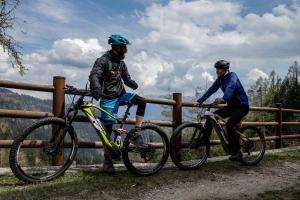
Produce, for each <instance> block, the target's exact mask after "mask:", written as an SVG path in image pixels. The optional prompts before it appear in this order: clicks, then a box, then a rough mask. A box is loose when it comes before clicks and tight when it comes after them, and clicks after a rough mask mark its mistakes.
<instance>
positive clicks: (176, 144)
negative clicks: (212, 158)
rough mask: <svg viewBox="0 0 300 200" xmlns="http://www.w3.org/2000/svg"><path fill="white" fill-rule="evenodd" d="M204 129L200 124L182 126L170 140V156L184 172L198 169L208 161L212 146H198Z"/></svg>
mask: <svg viewBox="0 0 300 200" xmlns="http://www.w3.org/2000/svg"><path fill="white" fill-rule="evenodd" d="M203 133H204V129H203V127H202V125H201V124H198V123H185V124H182V125H180V126H179V127H178V128H177V129H176V130H175V131H174V133H173V135H172V137H171V139H170V146H171V148H170V156H171V159H172V161H173V162H174V164H175V165H176V166H177V167H179V168H180V169H183V170H188V169H198V168H200V167H201V166H202V165H203V164H204V163H205V161H206V159H207V157H208V154H209V148H210V144H209V142H208V143H207V144H205V145H199V144H198V138H200V139H201V138H202V136H203Z"/></svg>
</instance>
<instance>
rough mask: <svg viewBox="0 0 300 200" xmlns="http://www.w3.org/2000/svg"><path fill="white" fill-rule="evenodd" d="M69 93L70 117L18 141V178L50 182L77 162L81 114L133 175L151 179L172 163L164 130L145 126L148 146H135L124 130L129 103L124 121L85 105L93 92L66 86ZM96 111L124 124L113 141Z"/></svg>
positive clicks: (13, 159)
mask: <svg viewBox="0 0 300 200" xmlns="http://www.w3.org/2000/svg"><path fill="white" fill-rule="evenodd" d="M65 89H66V92H67V93H69V94H72V95H73V99H72V103H71V104H70V107H69V108H68V109H67V112H66V115H65V116H64V117H62V118H59V117H46V118H43V119H40V120H38V121H37V122H36V123H34V124H32V125H31V126H30V127H28V128H27V129H26V130H24V132H23V133H22V134H21V135H20V136H19V137H18V138H17V139H16V140H14V142H13V144H12V147H11V150H10V156H9V163H10V167H11V170H12V172H13V174H14V175H15V176H16V177H17V178H19V179H20V180H22V181H24V182H29V183H31V182H39V181H50V180H53V179H55V178H57V177H59V176H61V175H63V174H64V172H65V171H66V170H67V169H68V168H69V167H70V165H71V164H72V162H73V160H74V159H75V156H76V153H77V150H78V147H79V142H78V136H77V133H76V131H75V129H74V127H73V125H72V123H73V122H74V121H75V119H76V116H78V115H77V114H78V112H79V111H81V112H83V113H84V114H85V116H87V118H88V121H89V123H91V124H92V126H93V127H94V129H95V131H96V132H97V134H98V135H99V137H100V139H101V141H102V144H103V147H105V148H106V149H107V150H108V152H109V154H110V156H111V158H112V159H114V160H117V161H120V160H121V159H122V160H123V162H124V165H125V166H126V168H127V169H128V170H129V171H131V172H132V173H134V174H135V175H139V176H149V175H153V174H155V173H157V172H158V171H159V170H160V169H162V167H163V166H164V164H165V163H166V161H167V159H168V154H169V141H168V138H167V136H166V134H165V132H164V131H163V130H162V129H161V128H160V127H158V126H156V125H154V124H150V123H144V124H143V126H142V128H141V129H142V130H141V132H140V134H141V136H142V138H143V142H144V144H143V145H142V146H135V145H134V144H133V143H132V142H131V138H132V133H133V129H132V130H130V131H127V130H125V129H124V128H123V126H124V124H125V121H126V119H127V118H128V116H129V115H130V113H129V111H130V108H131V106H132V104H130V103H125V105H126V106H127V109H126V111H125V114H124V117H123V118H122V119H118V117H117V116H115V115H114V114H112V113H110V112H107V111H105V110H104V109H103V108H102V107H100V106H97V105H95V104H93V103H92V101H91V102H88V101H85V100H84V98H85V97H86V96H90V92H89V91H87V90H79V89H76V88H74V87H72V86H66V88H65ZM76 95H79V98H78V99H77V100H76V101H75V97H76ZM93 110H98V111H100V112H104V113H105V114H107V115H108V116H110V117H111V118H113V119H115V120H116V121H117V122H118V123H119V124H120V126H119V128H117V129H115V130H114V131H113V132H114V137H113V138H111V137H110V134H109V133H108V132H107V130H106V129H105V126H104V125H103V123H102V121H101V118H100V119H99V118H98V117H96V116H95V114H94V111H93ZM33 146H34V147H35V148H33ZM59 155H61V156H59ZM59 157H64V159H59Z"/></svg>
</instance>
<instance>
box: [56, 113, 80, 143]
mask: <svg viewBox="0 0 300 200" xmlns="http://www.w3.org/2000/svg"><path fill="white" fill-rule="evenodd" d="M72 111H74V114H73V115H71V116H70V113H71V112H72ZM77 113H78V110H77V109H76V108H70V109H69V110H68V112H67V115H66V116H65V117H64V119H65V121H66V122H65V125H64V126H63V127H60V126H58V125H54V127H53V129H54V131H53V134H52V139H51V143H54V144H56V145H60V144H61V142H62V141H63V139H64V138H65V136H66V133H67V131H68V130H69V129H71V131H73V132H74V128H73V126H72V122H73V120H74V119H75V117H76V116H77Z"/></svg>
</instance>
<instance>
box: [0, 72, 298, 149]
mask: <svg viewBox="0 0 300 200" xmlns="http://www.w3.org/2000/svg"><path fill="white" fill-rule="evenodd" d="M0 87H5V88H13V89H23V90H32V91H40V92H52V93H53V105H52V112H51V113H49V112H35V111H25V110H8V109H0V117H6V118H30V119H38V118H42V117H47V116H56V117H62V116H64V111H65V94H66V93H65V90H64V87H65V78H64V77H60V76H55V77H53V85H44V84H32V83H23V82H15V81H9V80H0ZM146 100H147V103H152V104H161V105H169V106H172V107H173V111H172V121H162V120H149V122H151V123H154V124H157V125H159V126H166V127H173V129H175V128H176V127H178V126H179V125H180V124H181V123H182V108H183V107H193V106H194V105H193V103H192V102H183V101H182V94H181V93H173V99H156V98H146ZM276 105H277V107H250V111H263V112H272V113H275V114H276V120H275V121H269V122H243V125H255V126H276V135H274V136H267V137H266V140H275V141H276V148H281V144H282V140H283V139H295V138H300V134H296V133H294V134H289V135H285V134H283V131H282V127H283V125H300V122H285V121H282V113H283V112H288V113H300V110H295V109H285V108H282V105H281V104H280V103H278V104H276ZM0 107H1V105H0ZM76 121H80V122H86V121H88V119H87V118H86V117H85V116H78V117H77V118H76ZM126 123H127V124H134V120H132V119H128V120H127V121H126ZM12 142H13V140H0V148H10V146H11V144H12ZM211 142H212V143H213V144H219V143H220V141H218V140H214V141H211ZM24 145H25V146H28V147H38V146H39V145H40V144H39V143H27V144H24ZM79 148H102V143H101V142H82V141H81V142H79Z"/></svg>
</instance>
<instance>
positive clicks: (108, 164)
mask: <svg viewBox="0 0 300 200" xmlns="http://www.w3.org/2000/svg"><path fill="white" fill-rule="evenodd" d="M102 171H103V172H106V173H108V174H116V170H115V167H114V164H113V162H112V159H111V158H105V159H104V160H103V166H102Z"/></svg>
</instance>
